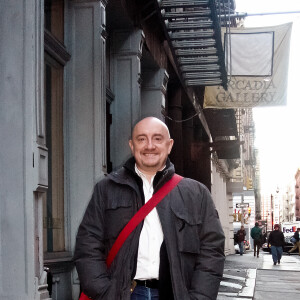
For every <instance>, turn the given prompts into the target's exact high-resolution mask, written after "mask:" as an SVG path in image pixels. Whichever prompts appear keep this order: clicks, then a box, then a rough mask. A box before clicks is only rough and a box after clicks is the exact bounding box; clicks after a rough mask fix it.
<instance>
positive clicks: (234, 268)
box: [217, 251, 300, 300]
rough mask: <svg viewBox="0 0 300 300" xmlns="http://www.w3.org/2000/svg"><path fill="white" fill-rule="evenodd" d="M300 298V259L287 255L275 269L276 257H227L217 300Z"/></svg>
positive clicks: (284, 255)
mask: <svg viewBox="0 0 300 300" xmlns="http://www.w3.org/2000/svg"><path fill="white" fill-rule="evenodd" d="M287 297H288V298H295V299H299V298H300V256H299V255H298V254H296V253H294V254H292V255H291V256H288V255H287V254H286V253H284V254H283V257H282V259H281V264H280V265H276V266H274V265H273V261H272V255H271V254H269V253H267V252H260V257H259V258H257V257H254V255H253V251H247V252H246V253H245V254H244V255H243V256H241V255H239V254H233V255H229V256H227V257H226V261H225V268H224V275H223V280H222V282H221V286H220V289H219V293H218V298H217V300H226V299H233V300H240V299H254V300H262V299H264V300H265V299H272V300H280V299H285V298H287Z"/></svg>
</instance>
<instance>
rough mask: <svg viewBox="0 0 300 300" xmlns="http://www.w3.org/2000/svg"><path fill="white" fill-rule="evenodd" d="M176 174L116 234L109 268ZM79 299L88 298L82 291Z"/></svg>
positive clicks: (177, 177)
mask: <svg viewBox="0 0 300 300" xmlns="http://www.w3.org/2000/svg"><path fill="white" fill-rule="evenodd" d="M182 178H183V177H181V176H180V175H178V174H174V175H173V177H172V178H171V179H170V180H169V181H168V182H166V183H165V184H164V185H163V186H162V187H161V188H160V189H159V190H158V191H157V192H156V193H155V194H154V195H153V196H152V197H151V199H149V200H148V202H147V203H145V204H144V205H143V206H142V207H141V208H140V210H139V211H138V212H137V213H136V214H135V215H134V216H133V217H132V218H131V220H130V221H129V222H128V223H127V224H126V226H125V227H124V228H123V229H122V231H121V232H120V234H119V235H118V237H117V239H116V241H115V242H114V244H113V246H112V247H111V249H110V251H109V253H108V256H107V258H106V265H107V267H108V268H109V267H110V265H111V263H112V262H113V260H114V258H115V257H116V255H117V253H118V252H119V250H120V249H121V247H122V245H123V244H124V242H125V241H126V239H127V238H128V236H129V235H130V234H131V232H132V231H133V230H134V229H135V228H136V227H137V226H138V225H139V224H140V222H141V221H142V220H144V219H145V218H146V216H147V215H148V214H149V213H150V212H151V210H152V209H153V208H154V207H155V206H156V205H157V204H158V203H159V202H160V201H161V200H162V199H163V198H164V197H165V196H166V195H167V194H169V192H170V191H171V190H172V189H173V188H174V187H176V186H177V184H178V183H179V182H180V181H181V180H182ZM79 300H90V298H89V297H87V296H86V295H85V294H84V293H81V295H80V298H79Z"/></svg>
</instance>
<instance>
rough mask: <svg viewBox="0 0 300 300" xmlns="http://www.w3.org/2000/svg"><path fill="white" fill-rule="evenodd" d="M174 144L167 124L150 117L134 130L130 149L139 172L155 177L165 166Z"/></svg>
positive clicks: (139, 123)
mask: <svg viewBox="0 0 300 300" xmlns="http://www.w3.org/2000/svg"><path fill="white" fill-rule="evenodd" d="M173 143H174V141H173V140H172V139H171V138H170V133H169V129H168V127H167V126H166V124H165V123H163V122H162V121H161V120H159V119H157V118H154V117H148V118H145V119H143V120H141V121H140V122H138V123H137V124H136V125H135V127H134V128H133V131H132V134H131V139H130V141H129V147H130V149H131V152H132V155H133V156H134V158H135V161H136V165H137V167H138V168H139V170H140V171H142V172H144V173H146V174H150V175H152V174H153V175H154V174H156V172H157V171H159V170H162V168H163V167H164V166H165V164H166V160H167V158H168V155H169V154H170V152H171V150H172V147H173Z"/></svg>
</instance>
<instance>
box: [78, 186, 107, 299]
mask: <svg viewBox="0 0 300 300" xmlns="http://www.w3.org/2000/svg"><path fill="white" fill-rule="evenodd" d="M103 211H104V209H103V202H102V199H101V192H100V186H99V184H98V185H96V186H95V189H94V193H93V196H92V198H91V200H90V202H89V205H88V207H87V209H86V212H85V214H84V217H83V220H82V222H81V224H80V226H79V229H78V233H77V237H76V246H75V253H74V258H73V259H74V261H75V264H76V269H77V272H78V276H79V280H80V284H81V287H82V289H83V292H84V293H85V294H86V295H87V296H89V297H91V298H92V299H106V298H104V296H105V295H106V294H107V293H108V288H109V286H110V279H109V276H108V274H107V268H106V261H105V260H106V254H105V253H106V251H105V245H104V242H103V240H104V226H103V224H104V213H103Z"/></svg>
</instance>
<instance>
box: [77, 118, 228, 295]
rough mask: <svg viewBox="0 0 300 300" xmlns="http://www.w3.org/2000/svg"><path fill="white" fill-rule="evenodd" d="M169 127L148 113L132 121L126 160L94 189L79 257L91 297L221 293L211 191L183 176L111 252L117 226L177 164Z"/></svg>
mask: <svg viewBox="0 0 300 300" xmlns="http://www.w3.org/2000/svg"><path fill="white" fill-rule="evenodd" d="M173 143H174V141H173V140H172V139H171V138H170V133H169V130H168V128H167V126H166V125H165V124H164V123H163V122H162V121H161V120H159V119H157V118H154V117H148V118H145V119H143V120H141V121H140V122H138V123H137V124H136V126H135V127H134V128H133V131H132V135H131V139H130V141H129V147H130V149H131V152H132V155H133V156H132V158H130V159H129V160H128V161H127V162H126V163H125V165H124V166H123V167H122V168H121V169H120V170H118V171H116V172H112V173H111V174H109V175H108V176H107V177H106V178H104V179H103V180H101V181H100V182H99V183H98V184H97V185H96V186H95V189H94V193H93V196H92V199H91V201H90V203H89V205H88V207H87V210H86V212H85V215H84V217H83V220H82V222H81V225H80V227H79V229H78V234H77V239H76V247H75V254H74V261H75V264H76V268H77V272H78V275H79V279H80V283H81V286H82V289H83V291H84V293H85V294H86V295H87V296H88V297H90V298H91V299H94V300H100V299H101V300H146V299H147V300H150V299H152V300H153V299H159V300H173V299H174V300H192V299H193V300H194V299H199V300H200V299H216V298H217V294H218V289H219V285H220V281H221V278H222V274H223V268H224V234H223V230H222V227H221V224H220V221H219V218H218V213H217V211H216V209H215V206H214V204H213V201H212V199H211V195H210V193H209V191H208V190H207V188H206V187H205V186H204V185H202V184H201V183H199V182H197V181H194V180H192V179H189V178H184V179H183V180H181V181H180V183H179V184H178V185H177V186H176V187H175V188H174V189H173V190H172V191H171V192H170V193H169V194H168V195H167V196H166V197H164V198H163V200H162V201H161V202H160V203H159V204H158V205H157V206H156V207H155V208H154V209H153V210H152V211H151V212H150V213H149V214H148V215H147V216H146V218H145V219H144V221H143V222H141V223H140V224H139V225H138V226H137V227H136V229H135V230H134V231H133V232H132V233H131V235H130V236H129V237H128V238H127V240H126V241H125V243H124V244H123V246H122V247H121V249H120V251H119V252H118V254H117V256H116V257H115V259H114V261H113V263H112V264H111V266H110V267H109V268H107V266H106V258H107V255H108V252H109V250H110V249H111V247H112V245H113V243H114V241H115V240H116V238H117V237H118V234H119V233H120V231H121V230H122V229H123V228H124V226H125V225H126V224H127V223H128V222H129V220H130V219H131V218H132V217H133V216H134V214H135V213H136V212H137V211H138V210H139V209H140V207H141V206H142V205H143V204H144V203H145V202H147V201H148V200H149V199H150V198H151V197H152V195H153V193H155V192H156V191H158V190H159V189H160V188H161V186H162V185H164V184H165V183H166V182H167V181H169V180H170V179H171V178H172V177H173V175H174V173H175V169H174V166H173V164H172V163H171V162H170V160H169V159H168V155H169V154H170V152H171V150H172V147H173Z"/></svg>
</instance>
